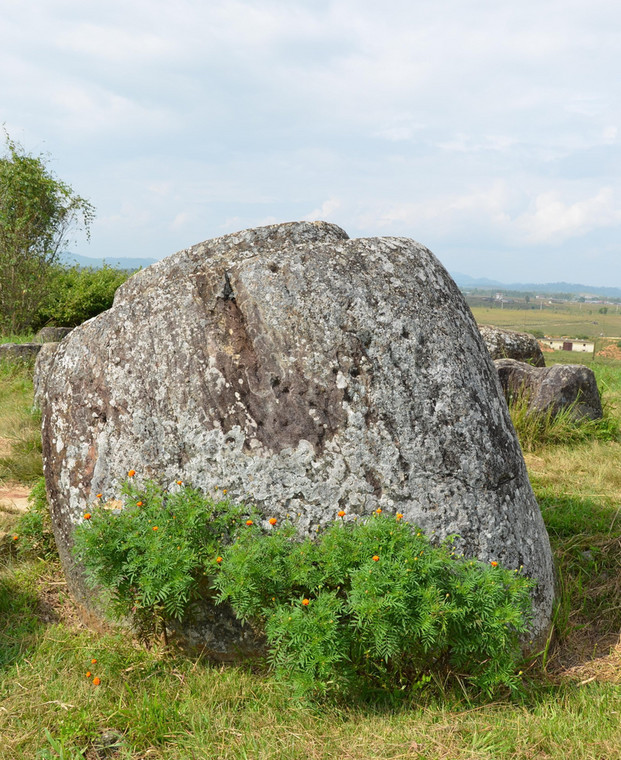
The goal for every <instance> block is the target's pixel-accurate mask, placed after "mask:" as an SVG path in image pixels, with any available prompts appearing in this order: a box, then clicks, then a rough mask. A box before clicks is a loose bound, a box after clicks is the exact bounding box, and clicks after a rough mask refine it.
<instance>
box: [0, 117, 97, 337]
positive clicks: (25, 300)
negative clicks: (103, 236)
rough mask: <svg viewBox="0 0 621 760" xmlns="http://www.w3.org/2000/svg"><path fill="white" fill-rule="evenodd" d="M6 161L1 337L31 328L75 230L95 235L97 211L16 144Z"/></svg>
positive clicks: (0, 213) (2, 161)
mask: <svg viewBox="0 0 621 760" xmlns="http://www.w3.org/2000/svg"><path fill="white" fill-rule="evenodd" d="M5 138H6V154H5V155H4V156H3V157H0V334H4V335H8V334H13V333H19V332H23V331H26V330H28V329H29V328H30V327H31V325H32V322H33V320H34V319H35V316H36V312H37V309H38V308H39V306H40V304H41V303H42V301H43V299H44V297H45V293H46V288H47V281H48V277H49V276H50V273H51V271H52V266H53V264H54V263H55V262H57V261H58V257H59V255H60V252H61V250H62V246H63V245H65V244H66V243H67V242H68V238H69V235H70V232H71V230H72V229H73V228H76V227H77V228H82V229H84V231H85V232H86V235H87V237H88V236H89V227H90V224H91V222H92V220H93V218H94V208H93V206H92V205H91V203H89V201H87V200H85V199H84V198H81V197H80V196H79V195H76V194H75V193H74V192H73V190H72V188H71V187H70V186H69V185H67V184H66V183H64V182H62V181H61V180H59V179H57V178H56V177H55V176H54V174H53V173H52V172H51V171H50V170H49V169H48V168H47V166H46V165H45V161H44V157H42V156H33V155H30V154H28V153H26V152H25V151H24V149H23V148H22V147H21V146H20V145H19V144H18V143H16V142H14V141H13V140H11V138H10V137H9V135H8V133H6V131H5Z"/></svg>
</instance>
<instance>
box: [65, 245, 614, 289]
mask: <svg viewBox="0 0 621 760" xmlns="http://www.w3.org/2000/svg"><path fill="white" fill-rule="evenodd" d="M60 260H61V262H62V263H63V264H69V265H76V264H77V265H78V266H80V267H92V268H94V269H101V268H102V267H103V266H104V265H105V264H107V265H108V266H111V267H113V268H115V269H140V268H141V267H142V268H143V269H144V268H146V267H148V266H150V265H151V264H154V263H155V262H156V261H158V259H151V258H139V257H123V256H120V257H113V256H111V257H106V258H91V257H90V256H82V255H81V254H78V253H71V252H69V251H67V252H64V253H62V254H61V256H60ZM450 275H451V277H452V278H453V279H454V280H455V282H456V283H457V285H458V286H459V287H460V288H486V289H494V288H498V289H503V290H517V291H531V292H538V293H574V294H580V295H599V296H608V297H610V298H621V288H615V287H608V286H605V285H583V284H581V283H570V282H546V283H532V282H531V283H516V282H514V283H506V282H500V281H499V280H492V279H489V278H488V277H471V276H470V275H468V274H463V273H462V272H450Z"/></svg>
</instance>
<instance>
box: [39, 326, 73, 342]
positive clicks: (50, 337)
mask: <svg viewBox="0 0 621 760" xmlns="http://www.w3.org/2000/svg"><path fill="white" fill-rule="evenodd" d="M72 330H73V327H56V326H55V325H48V326H47V327H42V328H41V329H40V330H39V332H38V333H37V334H36V335H35V340H38V341H39V343H58V342H59V341H61V340H62V339H63V338H66V337H67V335H69V333H70V332H71V331H72Z"/></svg>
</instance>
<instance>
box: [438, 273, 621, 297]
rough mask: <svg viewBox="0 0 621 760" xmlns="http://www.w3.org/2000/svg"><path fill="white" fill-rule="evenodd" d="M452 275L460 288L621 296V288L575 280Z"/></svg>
mask: <svg viewBox="0 0 621 760" xmlns="http://www.w3.org/2000/svg"><path fill="white" fill-rule="evenodd" d="M451 277H452V278H453V279H454V280H455V282H456V283H457V284H458V285H459V287H460V288H490V289H491V288H498V289H499V290H517V291H522V292H535V293H575V294H577V295H581V296H606V297H608V298H621V288H609V287H604V286H601V285H581V284H579V283H573V282H545V283H534V282H511V283H506V282H499V281H498V280H488V279H487V277H470V275H467V274H462V273H461V272H451Z"/></svg>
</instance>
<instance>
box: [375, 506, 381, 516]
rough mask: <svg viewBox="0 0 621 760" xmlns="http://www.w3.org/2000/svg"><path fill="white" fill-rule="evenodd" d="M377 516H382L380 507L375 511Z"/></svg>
mask: <svg viewBox="0 0 621 760" xmlns="http://www.w3.org/2000/svg"><path fill="white" fill-rule="evenodd" d="M375 514H378V515H381V514H382V510H381V509H380V508H379V507H378V508H377V509H376V510H375Z"/></svg>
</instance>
